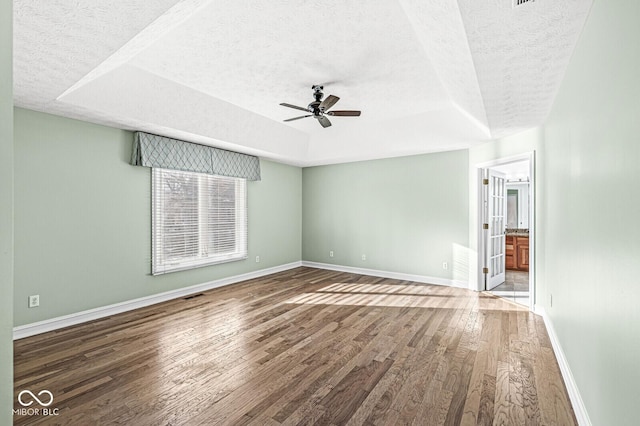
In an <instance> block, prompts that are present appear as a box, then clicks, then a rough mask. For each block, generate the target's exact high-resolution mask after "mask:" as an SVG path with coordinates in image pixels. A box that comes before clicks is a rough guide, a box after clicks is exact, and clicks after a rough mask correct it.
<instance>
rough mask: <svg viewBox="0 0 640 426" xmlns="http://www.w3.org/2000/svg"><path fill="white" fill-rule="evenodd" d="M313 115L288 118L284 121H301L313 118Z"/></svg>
mask: <svg viewBox="0 0 640 426" xmlns="http://www.w3.org/2000/svg"><path fill="white" fill-rule="evenodd" d="M312 115H313V114H309V115H301V116H300V117H293V118H287V119H286V120H283V121H293V120H300V119H301V118H307V117H311V116H312Z"/></svg>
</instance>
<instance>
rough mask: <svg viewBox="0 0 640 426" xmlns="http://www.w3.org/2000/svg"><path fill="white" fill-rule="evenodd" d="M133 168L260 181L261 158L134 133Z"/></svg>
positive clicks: (148, 134)
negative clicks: (154, 168)
mask: <svg viewBox="0 0 640 426" xmlns="http://www.w3.org/2000/svg"><path fill="white" fill-rule="evenodd" d="M131 164H133V165H134V166H144V167H158V168H162V169H172V170H184V171H188V172H198V173H208V174H211V175H219V176H230V177H238V178H244V179H247V180H260V160H259V159H258V157H254V156H253V155H247V154H240V153H238V152H233V151H226V150H224V149H219V148H214V147H211V146H205V145H198V144H195V143H191V142H185V141H181V140H177V139H171V138H167V137H164V136H158V135H152V134H150V133H143V132H136V133H135V140H134V143H133V152H132V154H131Z"/></svg>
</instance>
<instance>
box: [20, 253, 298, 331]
mask: <svg viewBox="0 0 640 426" xmlns="http://www.w3.org/2000/svg"><path fill="white" fill-rule="evenodd" d="M299 266H302V262H292V263H287V264H284V265H279V266H274V267H272V268H266V269H260V270H259V271H253V272H248V273H246V274H241V275H234V276H232V277H227V278H221V279H219V280H214V281H209V282H206V283H202V284H197V285H194V286H190V287H184V288H179V289H175V290H171V291H167V292H164V293H158V294H154V295H151V296H145V297H140V298H138V299H133V300H128V301H126V302H120V303H114V304H113V305H108V306H102V307H99V308H94V309H89V310H86V311H82V312H76V313H74V314H69V315H64V316H61V317H56V318H51V319H48V320H44V321H38V322H34V323H31V324H25V325H20V326H17V327H14V328H13V339H14V340H18V339H22V338H25V337H29V336H34V335H36V334H41V333H46V332H48V331H53V330H58V329H60V328H64V327H69V326H71V325H76V324H81V323H83V322H87V321H93V320H96V319H100V318H104V317H108V316H111V315H116V314H120V313H123V312H127V311H131V310H134V309H138V308H143V307H145V306H150V305H155V304H156V303H161V302H166V301H168V300H172V299H178V298H180V297H185V296H188V295H190V294H194V293H199V292H202V291H206V290H211V289H213V288H217V287H222V286H225V285H229V284H235V283H238V282H241V281H246V280H251V279H254V278H260V277H263V276H265V275H270V274H275V273H276V272H282V271H286V270H289V269H293V268H297V267H299Z"/></svg>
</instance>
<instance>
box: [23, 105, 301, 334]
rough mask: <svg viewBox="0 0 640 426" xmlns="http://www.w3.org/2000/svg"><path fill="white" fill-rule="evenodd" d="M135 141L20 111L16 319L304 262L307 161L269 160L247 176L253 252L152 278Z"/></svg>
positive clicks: (144, 178)
mask: <svg viewBox="0 0 640 426" xmlns="http://www.w3.org/2000/svg"><path fill="white" fill-rule="evenodd" d="M132 141H133V134H132V133H131V132H127V131H124V130H117V129H114V128H110V127H104V126H98V125H95V124H91V123H87V122H82V121H76V120H71V119H67V118H62V117H57V116H53V115H48V114H43V113H38V112H34V111H30V110H24V109H18V108H16V109H15V196H16V199H15V213H16V218H15V292H14V303H15V312H14V318H15V325H22V324H28V323H33V322H36V321H40V320H44V319H50V318H54V317H58V316H62V315H66V314H71V313H75V312H79V311H83V310H87V309H91V308H96V307H101V306H105V305H110V304H113V303H117V302H122V301H127V300H131V299H135V298H139V297H143V296H148V295H152V294H156V293H161V292H165V291H169V290H173V289H177V288H182V287H188V286H191V285H196V284H201V283H204V282H208V281H211V280H215V279H218V278H223V277H228V276H233V275H238V274H242V273H246V272H251V271H255V270H259V269H265V268H268V267H273V266H278V265H282V264H286V263H290V262H296V261H299V260H300V258H301V248H300V242H301V229H302V228H301V196H302V194H301V182H302V172H301V169H300V168H298V167H293V166H286V165H282V164H278V163H273V162H269V161H264V160H263V161H261V165H262V181H259V182H249V184H248V205H249V218H248V221H249V259H247V260H243V261H238V262H231V263H225V264H221V265H215V266H210V267H204V268H198V269H194V270H190V271H185V272H175V273H171V274H166V275H162V276H156V277H153V276H151V275H150V257H151V237H150V235H151V220H150V218H151V210H150V200H151V196H150V169H148V168H145V167H134V166H131V165H129V163H128V162H129V158H130V155H131V144H132ZM257 255H259V256H260V260H261V261H260V263H256V262H255V256H257ZM31 294H39V295H40V307H39V308H32V309H29V308H28V307H27V298H28V296H29V295H31Z"/></svg>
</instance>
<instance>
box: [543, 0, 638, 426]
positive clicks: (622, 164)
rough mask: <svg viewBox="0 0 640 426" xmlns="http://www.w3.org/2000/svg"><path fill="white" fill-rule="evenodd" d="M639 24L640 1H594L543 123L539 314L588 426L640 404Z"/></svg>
mask: <svg viewBox="0 0 640 426" xmlns="http://www.w3.org/2000/svg"><path fill="white" fill-rule="evenodd" d="M638 22H640V3H638V2H623V1H595V2H594V4H593V7H592V10H591V14H590V16H589V19H588V21H587V23H586V26H585V28H584V30H583V34H582V36H581V39H580V41H579V43H578V46H577V48H576V50H575V52H574V55H573V58H572V60H571V63H570V65H569V68H568V70H567V73H566V76H565V78H564V82H563V84H562V86H561V88H560V91H559V93H558V96H557V98H556V101H555V104H554V107H553V109H552V112H551V114H550V116H549V119H548V121H547V123H546V124H545V126H544V146H545V154H544V158H545V166H544V174H545V180H546V182H547V185H546V186H545V203H544V210H543V215H544V218H545V227H546V229H545V234H544V237H545V240H546V246H545V251H546V253H545V264H546V286H547V291H548V293H549V294H552V295H553V306H550V303H549V302H550V301H549V298H547V299H546V300H545V301H544V305H545V308H546V310H547V312H548V314H549V316H550V317H551V319H552V320H553V323H554V325H555V329H556V331H557V334H558V336H559V339H560V343H561V345H562V347H563V349H564V352H565V354H566V356H567V359H568V361H569V365H570V367H571V371H572V372H573V375H574V377H575V379H576V382H577V385H578V387H579V389H580V393H581V395H582V398H583V400H584V402H585V405H586V408H587V410H588V413H589V416H590V418H591V421H592V422H593V424H594V425H617V426H621V425H632V424H634V425H635V424H638V414H637V409H638V407H639V406H640V392H639V391H638V383H640V369H639V368H638V360H639V359H640V227H638V226H637V220H638V217H640V166H639V160H640V79H639V78H638V75H639V74H640V45H639V44H638V42H639V41H640V25H639V24H638Z"/></svg>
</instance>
